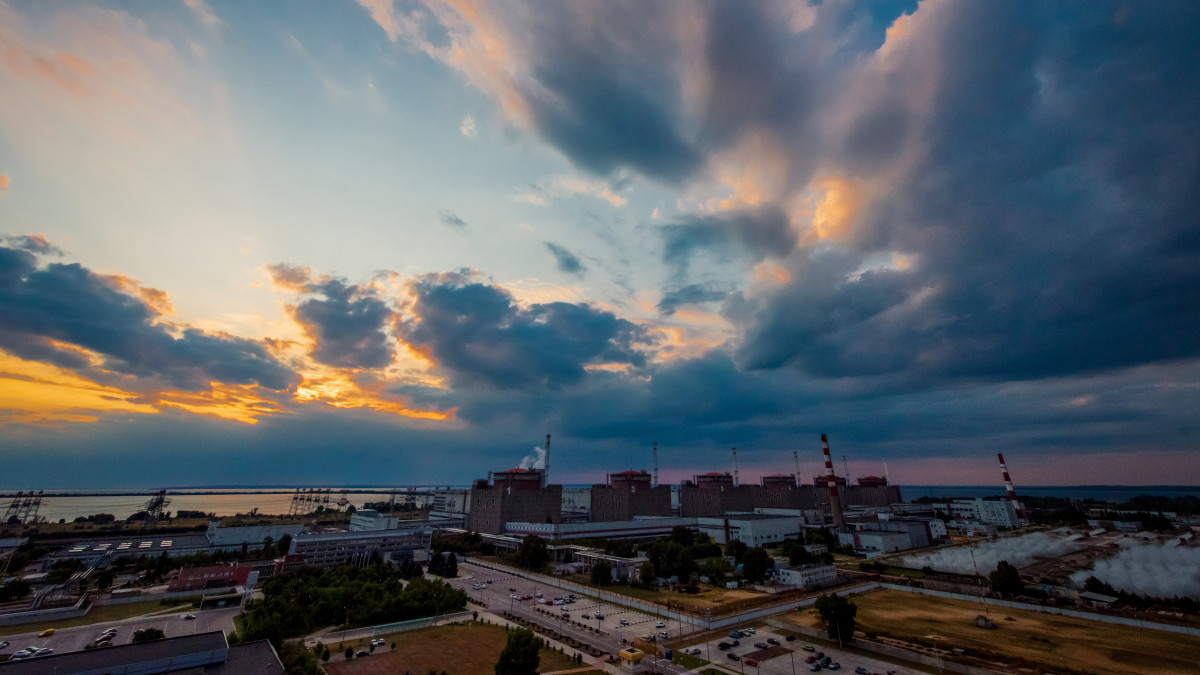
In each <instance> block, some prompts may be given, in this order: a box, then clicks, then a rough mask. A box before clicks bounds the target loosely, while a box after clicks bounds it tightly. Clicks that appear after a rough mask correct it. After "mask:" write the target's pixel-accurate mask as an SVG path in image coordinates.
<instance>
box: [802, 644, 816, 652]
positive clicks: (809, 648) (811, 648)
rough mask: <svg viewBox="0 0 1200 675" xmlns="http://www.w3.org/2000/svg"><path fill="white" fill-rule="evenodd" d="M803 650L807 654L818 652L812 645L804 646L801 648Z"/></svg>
mask: <svg viewBox="0 0 1200 675" xmlns="http://www.w3.org/2000/svg"><path fill="white" fill-rule="evenodd" d="M801 649H803V650H804V651H806V652H815V651H817V650H816V648H815V647H813V646H812V645H804V646H803V647H801Z"/></svg>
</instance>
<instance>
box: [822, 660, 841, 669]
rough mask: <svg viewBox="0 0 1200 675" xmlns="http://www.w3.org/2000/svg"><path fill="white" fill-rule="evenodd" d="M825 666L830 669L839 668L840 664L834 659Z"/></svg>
mask: <svg viewBox="0 0 1200 675" xmlns="http://www.w3.org/2000/svg"><path fill="white" fill-rule="evenodd" d="M825 667H826V668H828V669H830V670H839V669H841V667H842V664H840V663H838V662H837V661H834V662H833V663H831V664H829V665H827V666H825Z"/></svg>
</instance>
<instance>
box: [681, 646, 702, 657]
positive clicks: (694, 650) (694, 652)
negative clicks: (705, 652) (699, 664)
mask: <svg viewBox="0 0 1200 675" xmlns="http://www.w3.org/2000/svg"><path fill="white" fill-rule="evenodd" d="M683 653H685V654H691V655H692V656H699V655H700V648H699V647H691V648H689V649H685V650H683Z"/></svg>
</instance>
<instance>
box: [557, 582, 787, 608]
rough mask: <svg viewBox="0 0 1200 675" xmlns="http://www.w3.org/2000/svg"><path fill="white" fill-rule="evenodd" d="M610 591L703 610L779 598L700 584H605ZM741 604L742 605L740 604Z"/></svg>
mask: <svg viewBox="0 0 1200 675" xmlns="http://www.w3.org/2000/svg"><path fill="white" fill-rule="evenodd" d="M568 578H569V579H570V580H571V581H574V582H575V583H578V584H582V585H585V586H587V585H590V582H591V579H590V578H589V577H587V576H586V575H582V574H576V575H572V576H570V577H568ZM596 590H604V591H608V592H610V593H616V594H618V595H624V596H627V597H630V598H634V599H635V600H645V601H647V602H655V603H658V604H660V605H666V604H667V603H668V602H670V603H671V606H672V607H682V608H684V609H688V610H693V611H697V612H702V611H704V610H705V609H707V608H710V607H711V608H713V609H714V611H715V610H716V609H717V608H720V607H722V606H724V605H728V604H731V603H735V602H740V603H741V604H742V605H745V604H747V603H750V604H753V603H756V602H770V601H772V600H777V599H778V597H777V596H773V595H769V594H767V593H756V592H754V591H742V590H730V589H725V588H716V587H715V586H707V585H703V584H702V585H701V586H700V593H697V594H694V595H693V594H690V593H678V592H673V591H654V590H650V589H646V588H634V587H632V586H625V585H619V584H618V585H613V586H605V587H603V588H601V589H596ZM739 606H741V605H739Z"/></svg>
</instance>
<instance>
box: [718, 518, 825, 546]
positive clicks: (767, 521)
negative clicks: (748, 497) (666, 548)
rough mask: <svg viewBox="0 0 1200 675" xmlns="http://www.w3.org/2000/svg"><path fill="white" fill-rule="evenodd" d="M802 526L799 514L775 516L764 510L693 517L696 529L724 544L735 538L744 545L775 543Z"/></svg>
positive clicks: (791, 537)
mask: <svg viewBox="0 0 1200 675" xmlns="http://www.w3.org/2000/svg"><path fill="white" fill-rule="evenodd" d="M803 527H804V519H803V518H802V517H800V516H779V515H768V514H765V513H744V514H727V515H725V516H720V517H706V518H697V519H696V529H697V530H699V531H700V532H701V533H702V534H707V535H708V536H710V537H712V540H713V542H714V543H717V544H722V545H724V544H727V543H729V542H730V541H732V540H734V539H737V540H739V541H741V542H742V543H744V544H746V545H747V546H764V545H767V544H778V543H781V542H783V540H785V539H796V538H798V537H799V536H800V532H801V530H802V528H803Z"/></svg>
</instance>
